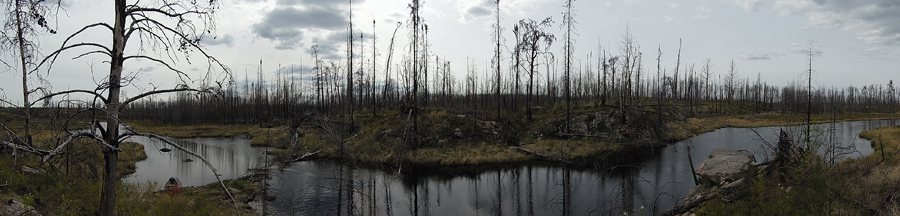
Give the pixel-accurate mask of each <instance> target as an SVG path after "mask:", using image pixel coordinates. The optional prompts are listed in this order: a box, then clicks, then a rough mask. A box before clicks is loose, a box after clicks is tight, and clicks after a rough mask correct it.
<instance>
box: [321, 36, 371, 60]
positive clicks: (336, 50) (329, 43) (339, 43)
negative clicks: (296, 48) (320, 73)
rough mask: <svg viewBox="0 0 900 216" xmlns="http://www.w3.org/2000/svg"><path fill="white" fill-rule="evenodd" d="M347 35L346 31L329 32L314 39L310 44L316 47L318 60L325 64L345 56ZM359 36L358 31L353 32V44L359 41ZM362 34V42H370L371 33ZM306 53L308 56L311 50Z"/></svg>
mask: <svg viewBox="0 0 900 216" xmlns="http://www.w3.org/2000/svg"><path fill="white" fill-rule="evenodd" d="M347 34H348V32H347V31H346V30H344V31H331V32H328V33H326V34H324V35H320V36H318V37H314V38H313V39H312V43H313V44H316V45H318V51H319V58H321V59H323V60H326V62H327V60H332V61H335V60H340V59H341V58H342V55H346V48H347V46H346V45H347ZM359 34H360V32H358V31H355V32H353V35H354V39H353V40H354V43H355V42H359V41H360V40H359ZM362 34H363V40H362V42H370V41H371V40H372V33H369V32H362ZM306 52H307V53H309V54H310V55H312V54H313V50H312V49H307V50H306Z"/></svg>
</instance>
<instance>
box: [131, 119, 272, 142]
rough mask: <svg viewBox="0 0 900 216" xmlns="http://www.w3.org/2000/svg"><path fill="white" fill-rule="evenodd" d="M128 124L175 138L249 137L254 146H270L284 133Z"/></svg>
mask: <svg viewBox="0 0 900 216" xmlns="http://www.w3.org/2000/svg"><path fill="white" fill-rule="evenodd" d="M128 123H129V124H130V125H131V126H132V127H134V128H135V129H136V130H138V131H141V132H150V133H155V134H158V135H162V136H168V137H175V138H195V137H237V136H244V137H249V138H250V139H251V140H250V145H254V146H265V145H270V144H271V143H273V142H275V141H276V140H277V139H279V138H282V137H283V136H284V133H282V132H281V131H279V130H281V128H278V127H273V128H262V127H259V126H257V125H250V124H236V125H208V124H206V125H164V124H157V123H154V122H151V121H128Z"/></svg>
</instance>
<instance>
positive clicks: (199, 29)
mask: <svg viewBox="0 0 900 216" xmlns="http://www.w3.org/2000/svg"><path fill="white" fill-rule="evenodd" d="M113 6H114V8H113V10H114V11H115V13H114V14H115V15H114V17H113V19H112V20H113V21H114V22H113V23H107V22H97V23H93V24H89V25H86V26H84V27H82V28H81V29H79V30H78V31H76V32H74V33H72V34H71V35H69V36H68V37H67V38H66V40H65V41H63V43H62V44H61V45H60V47H59V48H58V49H56V50H55V51H53V52H51V53H50V54H49V55H47V57H46V58H44V59H43V60H42V61H41V62H40V63H39V64H38V65H37V66H38V67H41V66H45V67H46V69H47V71H48V73H50V72H52V66H53V63H54V62H55V61H56V60H57V58H58V57H60V55H61V53H65V52H80V54H79V55H77V57H76V59H77V58H87V57H93V56H97V57H98V58H101V59H107V60H104V62H105V63H108V64H109V66H110V68H109V74H108V76H106V78H104V79H103V80H104V81H105V82H103V83H100V84H99V86H97V88H95V89H89V90H87V89H86V90H69V91H61V92H53V93H50V94H48V95H46V96H44V97H42V98H40V99H39V100H43V99H50V98H53V97H57V96H65V95H70V94H76V93H83V94H87V95H89V96H91V97H94V98H97V99H98V100H100V101H102V103H103V104H104V106H103V107H100V108H97V111H99V112H100V113H102V114H104V116H105V119H103V120H105V121H106V125H105V126H104V125H101V124H99V123H96V122H98V121H99V120H101V119H95V120H94V121H95V124H92V128H96V129H99V130H100V131H101V132H102V135H95V134H93V133H92V132H77V131H67V132H68V133H69V134H70V135H69V137H70V138H71V137H89V138H92V139H94V140H95V141H96V142H98V143H100V144H101V145H102V146H104V148H103V158H104V163H105V169H104V173H103V186H102V189H101V196H100V215H113V214H114V211H113V207H114V205H115V203H116V183H117V182H118V175H117V168H116V165H117V164H118V154H117V153H118V151H120V149H119V144H120V142H122V140H123V139H125V138H127V137H131V136H144V137H149V138H151V139H159V137H158V136H155V135H152V134H147V133H139V132H135V131H132V130H129V131H127V132H120V128H129V127H125V126H127V125H126V124H124V123H123V122H121V120H120V119H121V116H120V113H121V112H122V109H124V108H125V107H128V105H129V104H130V103H132V102H135V101H138V100H140V99H143V98H146V97H149V96H153V95H158V94H165V93H176V92H195V93H196V92H215V91H217V87H216V86H211V85H210V83H212V81H214V80H210V79H212V78H211V77H217V76H212V74H213V73H224V74H226V76H224V77H229V76H230V72H229V69H228V68H227V67H226V66H225V65H224V64H222V63H221V62H219V60H217V59H216V58H215V57H213V56H212V55H210V54H209V53H208V52H207V51H206V49H204V47H203V46H202V45H201V43H200V41H201V39H202V38H203V37H210V36H211V35H210V33H211V32H212V30H213V29H214V27H215V19H214V16H213V13H214V12H215V11H217V10H218V9H219V8H220V3H219V2H218V1H215V0H211V1H201V2H196V1H191V2H188V1H184V2H182V1H172V2H156V1H152V2H142V1H134V2H132V3H129V2H127V1H126V0H116V1H115V2H114V4H113ZM92 31H103V32H106V31H108V32H109V33H110V37H111V39H112V43H111V44H104V43H103V42H97V41H74V38H76V37H77V36H79V35H81V34H85V33H87V32H92ZM131 39H137V40H138V42H137V43H130V44H132V45H136V46H138V47H133V48H132V49H133V50H135V51H133V52H127V53H126V45H128V44H129V43H128V42H129V40H131ZM147 50H153V51H151V52H147ZM194 55H199V56H196V57H194ZM178 58H183V59H184V60H186V61H190V60H196V59H198V58H199V59H203V61H205V63H206V65H207V70H206V72H205V73H206V74H202V76H201V77H203V78H202V79H197V80H194V79H192V78H191V76H189V74H188V73H186V72H185V71H183V70H181V69H179V67H178V65H176V63H177V62H178V60H176V59H178ZM138 60H141V61H145V62H150V63H154V64H158V65H161V66H162V67H164V68H166V69H167V70H168V71H170V72H172V73H174V74H176V75H177V77H178V78H179V82H180V83H178V84H176V85H174V86H173V87H170V88H164V89H158V88H152V89H151V90H148V91H146V92H142V93H140V94H138V95H135V96H132V97H127V98H122V87H125V86H127V85H132V84H133V83H132V82H131V81H133V80H134V78H135V77H133V76H137V75H133V76H129V75H126V76H123V73H122V72H123V68H124V66H125V64H126V62H128V63H130V62H133V61H138ZM220 77H222V76H220ZM222 81H224V80H222ZM222 81H217V82H216V83H222ZM193 82H198V83H201V85H200V86H199V87H191V86H189V85H188V84H190V83H193ZM219 87H221V86H219ZM104 93H105V94H106V95H104ZM89 131H90V130H89ZM67 144H68V143H66V142H64V143H61V144H60V145H59V146H60V147H57V148H56V149H54V150H52V151H49V153H48V154H46V155H45V156H44V160H45V161H46V160H48V159H49V157H51V156H53V155H56V154H58V152H59V150H60V148H62V147H63V146H66V145H67ZM173 146H174V147H176V148H178V149H181V150H183V151H185V152H187V153H189V154H192V152H190V151H188V150H186V149H182V148H179V146H178V145H177V144H173ZM194 155H195V156H197V157H198V158H199V159H201V160H204V161H205V159H203V158H202V157H199V156H198V155H196V154H194ZM210 167H211V166H210ZM213 171H214V172H215V170H214V169H213ZM217 178H218V177H217ZM219 183H220V185H222V187H223V188H224V184H222V183H221V180H220V181H219ZM226 193H228V191H227V190H226ZM228 194H229V196H230V193H228ZM232 202H233V199H232ZM235 210H237V209H235Z"/></svg>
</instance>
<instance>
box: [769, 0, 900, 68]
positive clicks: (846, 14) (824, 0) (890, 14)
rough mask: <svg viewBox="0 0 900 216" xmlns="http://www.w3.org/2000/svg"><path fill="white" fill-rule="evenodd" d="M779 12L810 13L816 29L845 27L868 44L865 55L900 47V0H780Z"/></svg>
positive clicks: (776, 5)
mask: <svg viewBox="0 0 900 216" xmlns="http://www.w3.org/2000/svg"><path fill="white" fill-rule="evenodd" d="M773 10H774V11H776V12H778V14H779V15H782V16H786V15H803V16H807V22H806V25H807V26H808V27H812V28H822V29H832V28H833V29H841V30H844V31H848V32H851V33H853V34H854V35H855V36H856V39H857V40H859V41H861V42H863V44H865V46H866V47H864V48H863V49H862V50H863V52H864V54H866V55H870V56H873V57H878V56H881V55H889V54H890V53H891V51H892V50H893V49H895V48H896V47H897V46H900V1H897V0H872V1H846V0H802V1H788V0H776V2H775V5H774V7H773Z"/></svg>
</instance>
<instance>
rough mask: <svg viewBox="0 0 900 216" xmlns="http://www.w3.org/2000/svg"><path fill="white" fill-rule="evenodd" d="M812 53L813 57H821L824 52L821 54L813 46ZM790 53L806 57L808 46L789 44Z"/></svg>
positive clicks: (816, 47) (820, 51)
mask: <svg viewBox="0 0 900 216" xmlns="http://www.w3.org/2000/svg"><path fill="white" fill-rule="evenodd" d="M812 51H813V55H815V56H822V54H825V53H824V52H822V49H820V48H819V47H818V46H816V45H815V44H813V47H812ZM791 52H792V53H797V54H803V55H806V53H807V52H809V44H807V43H791Z"/></svg>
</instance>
